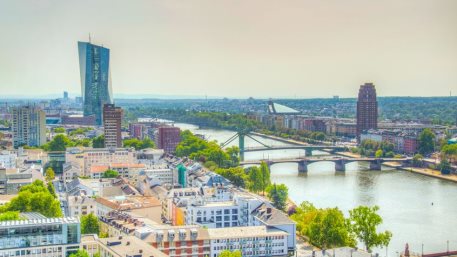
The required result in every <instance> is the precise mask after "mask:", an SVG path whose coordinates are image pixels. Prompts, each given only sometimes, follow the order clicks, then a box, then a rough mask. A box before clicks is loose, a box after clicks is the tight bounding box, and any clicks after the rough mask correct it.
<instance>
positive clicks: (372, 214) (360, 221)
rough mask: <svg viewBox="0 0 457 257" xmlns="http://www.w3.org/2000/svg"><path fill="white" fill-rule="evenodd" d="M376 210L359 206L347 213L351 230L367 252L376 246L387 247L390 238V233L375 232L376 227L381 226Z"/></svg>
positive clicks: (375, 208) (377, 208)
mask: <svg viewBox="0 0 457 257" xmlns="http://www.w3.org/2000/svg"><path fill="white" fill-rule="evenodd" d="M378 210H379V207H378V206H373V207H367V206H359V207H357V208H354V209H352V210H350V211H349V215H350V222H351V230H352V232H353V233H354V234H355V236H356V237H357V238H358V239H359V241H360V242H362V243H363V244H364V245H365V247H366V250H367V251H370V249H371V248H372V247H376V246H381V247H382V246H388V245H389V242H390V239H391V237H392V233H391V232H390V231H384V232H380V233H378V232H377V227H378V226H379V225H381V224H382V218H381V216H379V215H378V213H377V212H378Z"/></svg>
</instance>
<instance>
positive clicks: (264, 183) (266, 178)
mask: <svg viewBox="0 0 457 257" xmlns="http://www.w3.org/2000/svg"><path fill="white" fill-rule="evenodd" d="M260 175H261V190H262V193H263V194H265V190H266V189H267V187H268V186H269V185H270V184H271V181H270V168H269V167H268V164H267V163H266V162H261V163H260Z"/></svg>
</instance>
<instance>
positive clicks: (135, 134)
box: [129, 123, 147, 140]
mask: <svg viewBox="0 0 457 257" xmlns="http://www.w3.org/2000/svg"><path fill="white" fill-rule="evenodd" d="M146 132H147V131H146V125H145V124H141V123H130V124H129V135H130V137H132V138H138V139H140V140H143V139H144V135H145V134H146Z"/></svg>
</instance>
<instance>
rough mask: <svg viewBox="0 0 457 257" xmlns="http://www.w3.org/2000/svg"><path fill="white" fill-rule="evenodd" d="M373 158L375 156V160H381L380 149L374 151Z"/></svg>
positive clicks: (381, 153)
mask: <svg viewBox="0 0 457 257" xmlns="http://www.w3.org/2000/svg"><path fill="white" fill-rule="evenodd" d="M374 156H375V157H376V158H382V156H383V152H382V150H381V149H378V150H377V151H376V153H375V154H374Z"/></svg>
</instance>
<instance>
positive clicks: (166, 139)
mask: <svg viewBox="0 0 457 257" xmlns="http://www.w3.org/2000/svg"><path fill="white" fill-rule="evenodd" d="M180 133H181V130H180V129H179V128H178V127H159V129H158V132H157V137H156V141H157V147H159V148H160V149H163V150H164V151H165V153H174V152H175V151H176V146H177V145H178V144H179V142H181V136H180Z"/></svg>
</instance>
